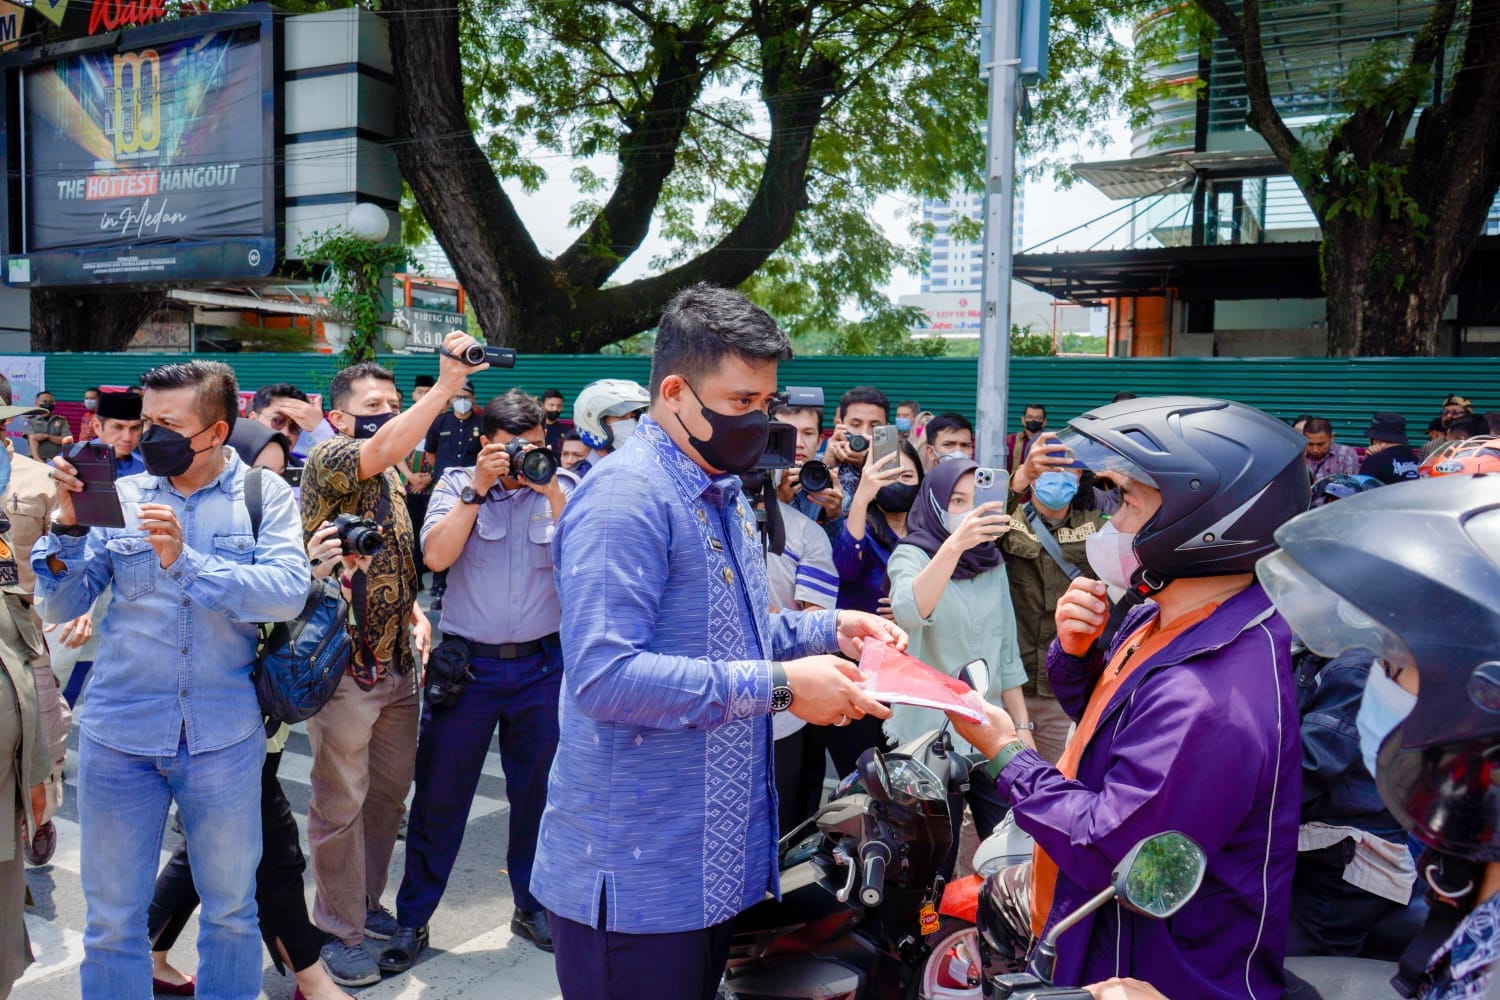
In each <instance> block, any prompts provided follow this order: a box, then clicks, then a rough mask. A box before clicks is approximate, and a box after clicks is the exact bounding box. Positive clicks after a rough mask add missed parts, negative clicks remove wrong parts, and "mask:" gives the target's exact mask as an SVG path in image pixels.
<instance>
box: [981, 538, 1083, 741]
mask: <svg viewBox="0 0 1500 1000" xmlns="http://www.w3.org/2000/svg"><path fill="white" fill-rule="evenodd" d="M1105 520H1106V518H1105V516H1104V514H1103V513H1102V512H1101V511H1097V510H1078V509H1076V508H1073V509H1070V510H1069V511H1068V516H1067V517H1065V518H1063V519H1062V521H1060V522H1058V523H1057V524H1048V528H1049V529H1051V531H1052V537H1053V538H1056V539H1057V543H1058V545H1059V546H1060V547H1061V548H1062V552H1063V555H1064V556H1065V557H1066V558H1067V560H1068V561H1069V562H1071V563H1073V564H1074V565H1075V566H1077V567H1078V568H1079V569H1081V570H1083V574H1084V576H1090V577H1091V576H1093V570H1092V569H1091V568H1090V566H1089V563H1088V554H1087V552H1086V543H1087V540H1088V537H1089V536H1090V535H1092V534H1094V533H1095V532H1097V531H1098V530H1099V529H1100V528H1102V527H1103V526H1104V522H1105ZM1000 545H1001V548H1002V550H1003V551H1004V552H1005V568H1006V570H1007V572H1008V573H1009V575H1010V598H1011V603H1012V604H1014V605H1015V608H1016V639H1017V642H1018V644H1019V645H1020V650H1021V661H1022V662H1023V663H1024V664H1025V665H1026V676H1027V681H1026V683H1025V684H1024V685H1022V688H1021V690H1022V691H1023V692H1024V693H1025V695H1026V707H1027V710H1028V712H1029V714H1030V716H1031V721H1032V722H1034V723H1036V732H1035V734H1034V735H1035V736H1036V746H1037V751H1038V752H1039V753H1040V754H1041V755H1042V756H1043V757H1045V758H1047V760H1049V761H1051V762H1052V763H1054V764H1055V763H1057V760H1058V758H1059V757H1061V756H1062V749H1063V746H1064V745H1066V743H1067V739H1068V729H1069V727H1070V726H1071V725H1072V720H1070V719H1069V718H1068V717H1067V715H1066V714H1065V713H1064V712H1063V711H1062V709H1061V708H1059V707H1058V705H1057V699H1055V698H1054V697H1053V696H1052V688H1051V686H1050V685H1049V684H1048V683H1047V647H1048V646H1050V645H1052V640H1053V639H1055V638H1057V622H1056V621H1055V620H1054V619H1053V612H1054V611H1055V610H1056V609H1057V602H1058V599H1059V598H1061V597H1062V595H1063V592H1064V591H1066V590H1067V589H1068V583H1069V581H1068V577H1067V574H1066V573H1064V572H1063V571H1062V570H1061V569H1060V568H1059V567H1058V565H1057V563H1056V562H1055V561H1054V560H1053V559H1052V557H1051V556H1049V555H1048V554H1047V552H1046V550H1045V549H1043V548H1042V543H1041V542H1039V541H1037V537H1036V534H1035V533H1034V532H1033V531H1032V530H1031V525H1030V524H1029V523H1027V521H1026V515H1025V514H1024V513H1023V512H1022V511H1021V510H1020V509H1019V508H1018V509H1016V510H1014V511H1012V512H1011V530H1010V531H1009V532H1008V533H1007V534H1006V535H1005V537H1004V538H1003V539H1001V543H1000Z"/></svg>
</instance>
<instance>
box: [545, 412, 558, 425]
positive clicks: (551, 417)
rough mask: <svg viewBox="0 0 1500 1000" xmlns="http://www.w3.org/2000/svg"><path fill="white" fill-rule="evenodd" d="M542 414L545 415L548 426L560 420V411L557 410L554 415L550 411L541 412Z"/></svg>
mask: <svg viewBox="0 0 1500 1000" xmlns="http://www.w3.org/2000/svg"><path fill="white" fill-rule="evenodd" d="M542 412H543V413H544V414H546V415H547V423H549V424H555V423H557V422H558V421H559V420H561V419H562V411H561V410H558V411H557V412H556V413H553V412H552V411H551V410H543V411H542Z"/></svg>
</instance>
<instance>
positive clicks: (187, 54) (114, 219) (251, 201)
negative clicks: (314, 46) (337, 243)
mask: <svg viewBox="0 0 1500 1000" xmlns="http://www.w3.org/2000/svg"><path fill="white" fill-rule="evenodd" d="M259 39H260V35H259V33H258V32H257V31H255V30H253V29H237V30H234V31H223V32H213V33H210V34H206V35H200V36H197V37H193V38H185V39H181V40H179V41H172V42H164V43H161V44H157V45H152V46H149V47H141V48H136V49H127V50H125V51H101V52H89V53H82V54H79V55H75V56H69V57H66V58H64V59H62V60H60V61H58V62H55V63H51V64H48V65H42V66H37V67H34V68H29V69H27V70H25V71H24V72H25V77H24V79H25V116H26V140H27V143H26V147H27V148H26V161H27V162H26V173H27V181H28V183H27V229H28V237H29V239H28V243H29V248H30V249H31V250H32V251H45V250H49V249H59V248H73V247H112V246H140V245H150V244H160V243H168V242H175V241H184V240H223V239H226V238H230V239H232V238H237V237H255V236H258V235H261V234H262V232H263V229H264V219H263V208H264V198H265V184H264V171H263V167H264V164H265V163H266V162H267V159H268V157H269V156H270V155H271V153H270V150H269V149H266V148H265V147H264V141H263V130H262V127H261V118H262V111H261V101H262V84H261V68H260V67H261V54H260V50H259ZM100 266H104V265H102V264H101V265H100ZM101 276H102V275H101Z"/></svg>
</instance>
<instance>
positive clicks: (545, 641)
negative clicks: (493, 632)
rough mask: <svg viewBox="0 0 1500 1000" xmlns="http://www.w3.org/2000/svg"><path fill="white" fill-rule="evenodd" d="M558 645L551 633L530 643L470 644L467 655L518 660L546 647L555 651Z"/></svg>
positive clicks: (490, 658) (554, 634)
mask: <svg viewBox="0 0 1500 1000" xmlns="http://www.w3.org/2000/svg"><path fill="white" fill-rule="evenodd" d="M558 645H559V640H558V636H557V633H556V632H553V633H552V634H551V635H544V636H542V637H541V638H540V639H532V640H531V641H530V642H499V643H496V642H471V643H469V655H470V656H478V657H482V658H484V659H486V660H519V659H520V658H521V657H523V656H535V655H536V654H537V653H540V652H542V651H543V650H544V649H546V648H547V647H548V646H551V647H553V648H554V649H555V648H556V647H557V646H558Z"/></svg>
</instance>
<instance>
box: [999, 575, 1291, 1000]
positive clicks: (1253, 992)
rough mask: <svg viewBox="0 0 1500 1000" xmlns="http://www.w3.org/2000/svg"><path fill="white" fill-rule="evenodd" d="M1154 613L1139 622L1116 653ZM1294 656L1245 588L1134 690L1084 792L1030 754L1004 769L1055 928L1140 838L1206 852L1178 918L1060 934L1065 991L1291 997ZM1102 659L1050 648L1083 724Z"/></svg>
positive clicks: (1137, 679)
mask: <svg viewBox="0 0 1500 1000" xmlns="http://www.w3.org/2000/svg"><path fill="white" fill-rule="evenodd" d="M1156 611H1157V608H1156V606H1155V605H1154V604H1147V605H1144V606H1142V607H1140V608H1137V609H1136V610H1135V611H1133V612H1131V614H1129V615H1128V616H1127V617H1126V619H1125V622H1124V624H1123V625H1122V627H1121V628H1120V630H1119V633H1118V634H1117V636H1116V639H1115V645H1116V646H1118V645H1119V644H1120V643H1122V642H1124V641H1125V639H1126V638H1128V637H1129V636H1130V635H1131V633H1133V632H1134V631H1135V630H1136V629H1137V628H1139V627H1140V626H1141V625H1143V624H1144V623H1146V622H1147V621H1149V620H1150V619H1151V617H1152V616H1153V615H1155V614H1156ZM1290 645H1291V632H1290V630H1289V629H1288V628H1287V625H1286V622H1284V621H1283V620H1282V618H1281V616H1280V615H1279V614H1277V613H1276V610H1275V608H1273V607H1272V606H1271V603H1270V601H1269V599H1268V598H1267V597H1266V594H1265V591H1263V590H1261V588H1260V585H1259V584H1258V583H1256V584H1251V586H1250V587H1249V588H1248V589H1246V590H1244V591H1242V592H1240V593H1239V594H1236V595H1235V596H1234V597H1232V598H1230V599H1229V600H1227V601H1225V602H1224V604H1223V605H1221V606H1220V607H1219V608H1218V610H1217V611H1215V612H1214V613H1213V614H1212V615H1210V616H1209V617H1208V618H1206V619H1204V620H1203V621H1201V622H1199V623H1198V624H1197V625H1194V626H1193V627H1192V628H1190V629H1188V630H1187V631H1186V632H1184V633H1183V634H1182V635H1180V636H1178V637H1177V639H1176V640H1174V641H1173V642H1172V643H1171V645H1169V646H1167V648H1166V649H1164V650H1162V651H1161V652H1160V653H1158V654H1157V655H1156V656H1155V657H1153V658H1152V660H1151V661H1150V662H1149V663H1147V664H1146V665H1145V666H1143V667H1141V668H1139V669H1137V670H1136V672H1135V673H1134V674H1132V675H1131V676H1130V677H1129V678H1128V680H1127V681H1126V683H1125V684H1124V685H1123V686H1122V687H1121V689H1120V690H1119V691H1117V692H1116V693H1115V695H1114V697H1113V698H1112V699H1111V701H1110V703H1109V706H1108V708H1107V709H1106V710H1105V712H1104V715H1103V716H1101V718H1100V721H1099V728H1098V730H1097V731H1096V732H1095V734H1094V738H1093V740H1092V741H1091V742H1090V744H1089V746H1088V749H1087V750H1085V751H1084V754H1083V759H1082V760H1081V761H1080V762H1079V767H1078V779H1077V780H1076V781H1070V780H1068V779H1067V778H1064V777H1063V776H1062V774H1061V773H1059V772H1058V770H1057V769H1056V768H1055V767H1053V766H1052V765H1051V764H1049V763H1047V762H1046V761H1045V760H1043V759H1042V758H1041V757H1040V756H1038V755H1037V754H1036V753H1034V752H1032V751H1026V752H1024V753H1021V754H1018V755H1017V756H1016V757H1015V758H1014V759H1012V761H1011V762H1010V763H1009V764H1007V765H1006V767H1005V770H1004V771H1002V772H1001V774H1000V780H999V783H998V784H999V789H1000V794H1001V795H1003V796H1005V797H1007V798H1008V799H1009V800H1010V801H1011V803H1012V804H1013V805H1014V806H1015V810H1016V821H1017V822H1018V823H1019V824H1020V826H1021V828H1022V829H1024V830H1026V832H1028V833H1030V834H1031V835H1032V836H1033V837H1035V838H1036V841H1037V843H1038V844H1040V845H1041V847H1042V849H1043V850H1045V851H1046V852H1047V854H1048V855H1049V856H1050V857H1051V858H1052V859H1053V860H1054V861H1056V862H1057V864H1058V867H1059V869H1060V874H1059V876H1058V882H1057V891H1056V895H1055V896H1054V898H1053V906H1052V912H1051V914H1050V916H1049V917H1048V923H1047V926H1048V927H1049V928H1050V927H1051V926H1052V924H1053V923H1055V922H1056V921H1057V920H1058V919H1060V918H1061V917H1062V916H1064V915H1066V914H1069V913H1071V912H1073V911H1074V910H1075V909H1077V908H1078V907H1079V906H1081V905H1082V904H1083V903H1084V902H1086V901H1087V900H1088V899H1089V898H1090V897H1092V896H1093V895H1095V894H1096V893H1097V892H1099V890H1101V889H1103V888H1104V887H1105V886H1107V885H1109V883H1110V872H1111V871H1112V869H1113V868H1114V866H1115V865H1116V864H1118V863H1119V861H1120V860H1121V859H1122V858H1123V857H1124V856H1125V854H1126V853H1127V852H1128V851H1129V850H1130V848H1131V847H1132V846H1134V845H1135V843H1136V842H1137V841H1139V840H1141V839H1143V838H1145V837H1148V836H1150V835H1152V834H1155V833H1161V832H1163V831H1165V830H1180V831H1182V832H1183V833H1185V834H1187V835H1188V836H1190V837H1192V838H1193V839H1194V840H1196V841H1197V842H1198V843H1199V844H1200V845H1202V847H1203V849H1204V850H1205V851H1206V852H1207V853H1208V873H1207V875H1206V876H1205V877H1204V880H1203V887H1202V888H1201V889H1200V890H1199V891H1198V895H1197V896H1195V897H1194V898H1193V900H1192V902H1190V903H1188V905H1187V906H1186V907H1184V908H1183V909H1182V910H1181V911H1180V912H1178V914H1177V915H1176V916H1174V917H1172V918H1171V919H1170V920H1165V921H1161V920H1153V919H1151V918H1150V917H1143V916H1139V915H1137V914H1134V913H1130V912H1129V911H1127V910H1125V909H1124V908H1123V907H1121V906H1119V905H1118V904H1110V905H1107V906H1105V907H1104V908H1102V909H1101V910H1099V911H1098V912H1097V913H1095V914H1094V915H1093V917H1091V918H1089V919H1086V920H1084V921H1083V922H1082V923H1080V924H1079V925H1078V926H1077V927H1075V928H1074V929H1073V930H1071V931H1069V932H1068V933H1067V934H1065V935H1063V937H1062V938H1061V940H1060V941H1059V942H1058V961H1057V976H1056V980H1057V982H1058V983H1059V984H1070V985H1084V984H1088V983H1093V982H1097V981H1099V980H1101V979H1107V978H1109V977H1110V976H1115V975H1119V976H1134V977H1136V978H1138V979H1144V980H1146V981H1147V982H1149V983H1151V984H1152V985H1153V986H1155V987H1156V988H1157V989H1158V990H1161V991H1162V992H1163V993H1165V994H1166V995H1167V996H1169V997H1172V998H1173V1000H1187V998H1192V1000H1208V998H1218V997H1255V998H1258V1000H1273V998H1277V997H1280V996H1282V994H1283V993H1285V991H1286V984H1285V980H1284V978H1283V975H1282V960H1283V959H1284V958H1285V957H1286V924H1287V915H1288V908H1289V904H1290V898H1291V884H1292V868H1293V866H1294V865H1295V863H1296V860H1297V819H1298V815H1297V814H1298V810H1299V809H1300V807H1301V785H1302V751H1301V740H1300V735H1299V730H1298V724H1297V704H1296V692H1295V678H1294V675H1293V671H1292V662H1291V648H1290ZM1111 653H1113V649H1111ZM1106 662H1108V660H1107V658H1105V657H1103V656H1101V655H1099V654H1098V653H1095V654H1094V655H1093V656H1091V657H1088V658H1084V659H1079V658H1076V657H1072V656H1069V655H1067V654H1066V653H1064V652H1063V651H1062V649H1061V648H1060V647H1059V646H1058V644H1057V643H1056V642H1055V641H1054V642H1053V644H1052V648H1051V649H1050V650H1049V651H1048V655H1047V675H1048V679H1049V680H1050V681H1051V684H1052V690H1053V692H1054V693H1055V694H1056V695H1057V699H1058V701H1059V702H1060V703H1061V704H1062V707H1063V708H1064V709H1065V710H1067V712H1068V714H1069V715H1071V716H1073V717H1074V718H1075V719H1076V718H1078V717H1079V716H1080V715H1082V713H1083V709H1084V706H1085V705H1086V704H1087V702H1088V695H1089V692H1090V690H1091V689H1092V687H1093V683H1094V679H1095V678H1096V677H1097V676H1098V675H1099V672H1100V671H1101V670H1102V669H1103V665H1104V664H1105V663H1106Z"/></svg>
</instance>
